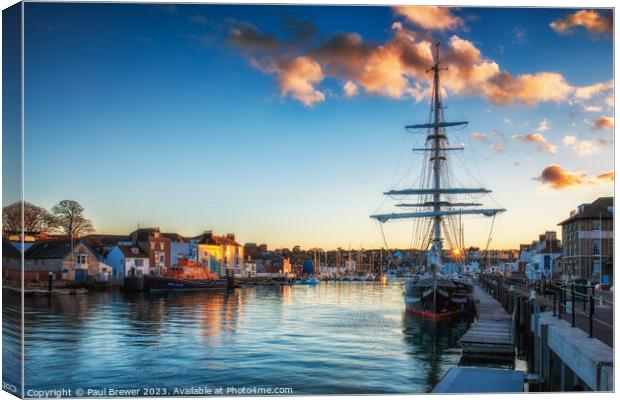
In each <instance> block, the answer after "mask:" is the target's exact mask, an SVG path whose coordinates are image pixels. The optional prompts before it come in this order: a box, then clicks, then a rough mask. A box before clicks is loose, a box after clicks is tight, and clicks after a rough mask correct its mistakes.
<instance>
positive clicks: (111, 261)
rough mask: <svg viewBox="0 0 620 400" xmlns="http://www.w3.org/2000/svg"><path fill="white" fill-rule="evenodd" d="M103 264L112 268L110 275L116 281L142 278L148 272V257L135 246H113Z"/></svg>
mask: <svg viewBox="0 0 620 400" xmlns="http://www.w3.org/2000/svg"><path fill="white" fill-rule="evenodd" d="M105 263H106V264H107V265H109V266H110V267H112V269H113V271H114V272H113V274H112V275H113V277H115V278H117V279H123V278H125V277H126V276H143V275H147V274H148V272H149V256H147V255H146V254H145V253H144V252H142V250H140V248H138V247H136V246H125V245H121V244H119V245H116V246H114V247H113V248H112V250H110V252H109V253H108V255H107V256H106V259H105Z"/></svg>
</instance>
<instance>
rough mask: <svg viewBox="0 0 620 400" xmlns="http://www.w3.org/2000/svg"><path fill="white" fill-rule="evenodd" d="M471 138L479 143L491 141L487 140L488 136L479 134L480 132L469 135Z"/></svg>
mask: <svg viewBox="0 0 620 400" xmlns="http://www.w3.org/2000/svg"><path fill="white" fill-rule="evenodd" d="M469 137H470V138H471V139H472V140H475V141H477V142H486V141H488V140H489V139H488V138H487V135H485V134H484V133H478V132H473V133H471V134H470V135H469Z"/></svg>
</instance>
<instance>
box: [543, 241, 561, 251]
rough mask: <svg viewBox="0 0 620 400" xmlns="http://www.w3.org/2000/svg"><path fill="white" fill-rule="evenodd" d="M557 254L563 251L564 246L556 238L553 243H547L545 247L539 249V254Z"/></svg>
mask: <svg viewBox="0 0 620 400" xmlns="http://www.w3.org/2000/svg"><path fill="white" fill-rule="evenodd" d="M549 253H552V254H557V253H562V246H560V243H559V242H558V241H557V240H554V241H553V242H552V243H545V247H543V248H542V249H540V250H538V254H549Z"/></svg>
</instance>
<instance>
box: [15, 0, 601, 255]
mask: <svg viewBox="0 0 620 400" xmlns="http://www.w3.org/2000/svg"><path fill="white" fill-rule="evenodd" d="M447 12H448V14H446V15H444V17H445V18H443V19H442V18H439V19H438V20H437V21H439V22H440V21H446V18H452V19H453V20H454V21H455V23H454V24H453V25H452V26H451V27H448V28H444V29H438V28H436V27H428V26H426V27H422V26H420V23H419V21H418V22H416V21H417V20H416V15H415V10H414V14H408V13H407V12H405V11H401V12H399V11H398V10H395V9H392V8H389V7H291V6H288V7H276V6H253V7H250V6H208V5H183V6H181V5H178V6H176V7H167V6H161V5H139V4H133V5H118V4H44V3H28V4H26V25H25V29H26V34H25V37H26V39H25V44H26V48H25V57H26V58H25V62H26V68H25V98H26V102H25V121H26V122H25V146H26V154H25V156H26V159H25V182H26V184H25V193H26V200H27V201H30V202H33V203H35V204H39V205H41V206H45V207H51V206H52V205H54V204H55V203H56V202H58V201H59V200H62V199H65V198H70V199H74V200H77V201H79V202H80V203H81V204H82V205H83V206H84V207H85V208H86V212H87V215H88V216H89V217H90V218H91V219H92V221H93V223H94V225H95V227H96V229H97V231H98V232H101V233H126V232H129V231H130V230H132V229H134V228H135V226H136V224H137V223H140V225H141V226H147V225H151V226H160V227H161V228H162V229H163V230H165V231H176V232H178V233H181V234H197V233H199V232H200V231H202V230H205V229H213V230H215V231H216V232H235V233H236V234H237V237H238V238H239V240H241V241H242V242H246V241H252V242H266V243H268V244H269V245H270V246H271V247H279V246H293V245H295V244H300V245H302V246H308V247H309V246H314V245H318V246H322V247H336V246H343V247H348V246H349V245H350V246H352V247H359V246H360V245H363V246H364V247H370V246H381V245H383V240H382V238H381V235H380V233H379V230H378V228H377V225H376V223H375V222H373V221H372V220H370V219H369V218H368V215H370V214H371V213H373V212H375V211H377V210H381V211H388V210H391V208H390V204H391V203H392V202H390V201H388V202H386V203H384V204H383V205H381V204H382V201H383V196H382V192H383V191H385V190H386V189H390V188H392V187H396V186H397V185H396V184H397V183H400V184H401V186H402V185H404V186H407V185H409V186H411V184H412V182H413V181H412V179H413V177H414V176H415V173H416V171H417V169H416V168H417V167H418V166H419V158H418V159H415V158H414V156H413V155H412V154H411V152H410V151H409V150H408V149H409V148H411V147H413V146H415V143H416V141H417V143H418V144H419V137H417V138H416V137H414V136H412V135H411V134H408V133H406V132H405V130H404V129H403V127H404V125H405V124H407V123H410V122H414V121H423V120H425V119H426V118H427V114H428V104H427V103H428V99H427V98H424V97H423V93H422V94H419V96H421V97H418V98H415V96H416V95H415V94H411V93H414V90H413V89H415V88H418V89H419V88H420V87H418V86H416V83H417V84H420V85H422V86H421V87H422V89H423V87H424V85H425V81H424V78H423V77H422V75H420V74H419V71H418V70H414V69H406V70H403V74H401V75H399V74H398V73H397V76H396V78H394V76H393V74H394V68H391V67H390V68H388V69H387V70H380V69H378V68H377V69H376V70H374V69H373V70H371V71H370V72H369V73H368V74H366V75H364V74H363V73H360V72H359V71H357V72H347V73H341V72H335V71H333V70H329V66H330V65H335V64H329V63H330V62H335V61H334V60H335V58H332V59H330V58H329V56H325V55H322V53H321V51H320V49H322V48H323V47H322V46H323V45H324V44H325V43H327V42H328V41H329V39H330V38H333V37H334V35H337V34H341V35H344V34H348V35H351V34H352V33H356V34H357V35H358V37H359V38H360V39H361V40H362V41H363V43H364V51H366V52H367V53H364V54H366V56H365V58H364V59H362V60H359V59H357V58H352V59H347V60H346V61H345V62H343V63H341V64H338V67H339V68H345V69H346V68H348V67H350V65H349V64H347V63H349V61H351V62H357V63H362V65H363V68H370V67H369V66H368V64H366V63H367V62H370V61H368V60H372V59H373V57H375V58H377V59H381V61H383V60H384V59H383V58H381V57H387V55H386V54H388V53H389V51H388V50H389V49H390V48H391V47H390V46H392V45H394V46H395V47H393V48H395V49H399V51H400V50H402V48H403V47H402V46H403V45H402V43H403V42H397V41H396V40H395V38H397V37H398V38H401V39H402V38H414V42H415V43H416V44H419V43H420V42H423V41H424V40H429V38H431V37H432V39H430V40H432V41H436V40H440V41H442V43H443V46H444V47H443V48H445V49H446V50H445V51H446V52H449V51H452V50H454V49H457V47H458V46H461V47H458V48H461V49H463V48H466V49H468V51H470V53H471V54H473V53H475V51H478V53H479V57H478V59H476V60H469V59H467V60H469V61H467V60H466V61H462V60H465V59H466V57H464V56H463V57H462V58H455V60H457V61H458V60H461V61H462V62H463V64H462V65H461V66H460V68H462V71H465V70H466V69H468V68H470V67H472V68H474V67H475V68H478V67H479V70H478V69H476V71H482V70H483V66H486V67H488V68H490V67H491V66H492V65H495V66H497V68H498V69H499V70H501V71H502V72H503V73H505V74H508V75H509V76H510V77H511V78H510V82H511V84H509V85H500V84H498V83H497V81H498V79H499V78H498V75H494V74H491V73H487V72H484V74H483V75H484V76H479V75H480V74H482V72H476V74H478V75H475V76H476V77H477V78H472V79H471V87H465V88H462V87H459V85H461V84H462V81H464V80H461V79H457V77H453V78H450V77H447V78H446V83H447V86H448V87H447V92H448V97H449V98H448V102H447V104H448V109H447V110H446V113H447V117H448V118H453V119H459V120H460V119H462V118H465V119H467V120H469V121H470V125H469V126H468V128H467V129H466V130H464V131H461V132H456V133H455V135H456V136H454V137H453V141H454V142H457V141H458V142H463V143H465V145H466V147H467V148H468V151H467V153H466V155H465V156H464V157H465V159H463V160H455V162H456V165H458V166H463V165H464V166H466V167H467V168H468V169H469V172H470V173H469V174H468V173H467V171H465V170H463V169H462V168H459V170H458V171H457V174H461V175H462V176H463V177H462V181H463V182H464V183H472V184H473V183H476V182H482V183H484V184H486V185H487V186H488V187H489V188H490V189H492V190H493V191H494V199H495V200H496V201H497V203H499V204H500V205H501V206H503V207H505V208H507V209H508V212H507V213H505V214H504V215H502V216H501V218H500V219H499V220H498V224H497V226H496V232H495V234H494V239H493V244H492V245H493V247H515V246H517V245H518V243H520V242H528V241H531V240H532V239H534V238H535V237H536V236H537V234H538V233H540V232H542V231H544V230H545V229H556V227H555V225H556V224H557V222H559V221H561V220H562V219H563V218H564V217H566V216H567V215H568V213H569V211H570V210H571V209H572V208H574V207H576V206H577V205H578V204H580V203H583V202H590V201H593V200H594V199H595V198H596V197H598V196H601V195H610V194H612V193H613V185H612V183H610V182H608V181H605V180H604V179H602V178H601V179H599V178H596V176H598V175H600V174H603V173H605V172H609V171H612V170H613V145H612V142H613V119H611V120H610V119H605V120H601V118H604V117H610V116H613V108H612V107H613V104H610V102H611V101H610V100H608V98H609V97H610V96H611V95H612V92H611V90H612V89H613V87H612V86H613V85H612V84H611V81H612V79H613V69H612V45H613V43H612V40H611V39H610V37H609V35H607V34H605V32H603V31H596V29H598V27H597V26H592V25H590V26H583V25H580V24H579V18H578V17H573V18H572V19H567V16H571V15H575V13H577V12H578V10H573V9H506V8H501V9H476V8H465V9H459V10H454V9H450V10H447ZM593 12H596V13H597V14H598V15H599V18H600V21H602V22H604V21H605V20H606V18H610V13H609V12H607V11H593ZM554 21H556V22H557V21H565V22H566V23H567V24H568V25H566V24H564V25H561V26H560V25H556V26H559V28H558V29H552V27H550V23H552V22H554ZM395 22H400V26H399V27H397V26H395V25H393V24H394V23H395ZM424 23H426V22H424ZM571 23H572V24H573V25H570V24H571ZM300 27H306V28H308V27H311V28H312V29H309V31H308V32H309V34H308V35H307V36H308V37H307V38H306V39H307V40H303V38H301V36H303V35H301V33H303V32H305V31H301V30H300ZM562 29H564V30H562ZM601 29H605V27H603V28H601ZM310 33H311V34H312V35H310ZM235 34H237V35H238V36H235ZM399 35H400V36H399ZM347 37H349V38H353V36H347ZM235 38H236V39H238V40H233V39H235ZM257 38H258V39H259V40H254V39H257ZM455 38H456V39H455ZM457 39H458V40H457ZM407 40H408V39H405V42H406V41H407ZM409 45H410V44H405V45H404V46H409ZM421 46H422V47H423V45H421ZM422 53H424V52H422ZM470 53H468V54H470ZM339 54H341V53H339ZM459 54H461V53H459ZM332 56H333V54H332ZM455 57H456V56H455ZM389 60H392V59H389ZM389 60H388V61H389ZM457 61H455V62H457ZM461 61H459V62H461ZM485 63H486V64H485ZM356 65H357V64H356ZM381 65H383V64H381ZM390 65H391V64H390ZM449 68H450V70H449V72H448V73H450V74H452V73H456V72H457V71H458V67H457V66H450V65H449ZM473 70H474V69H472V71H473ZM485 71H486V69H485ZM542 72H548V73H553V74H555V75H553V76H551V75H549V77H556V78H557V77H560V78H561V79H560V78H558V79H559V81H558V82H555V81H554V82H555V83H553V82H552V83H550V84H549V85H551V86H549V87H543V88H541V87H540V85H543V83H549V82H550V81H551V80H550V79H547V76H538V75H536V74H539V73H542ZM463 73H465V72H463ZM382 74H383V75H382ZM387 75H389V76H387ZM399 76H406V78H407V79H406V82H405V85H406V87H405V86H402V85H401V83H399V82H396V83H395V81H394V79H396V80H397V81H398V77H399ZM528 76H529V77H531V76H534V77H533V78H531V79H530V78H527V77H528ZM539 78H540V79H539ZM476 79H479V80H480V81H479V82H478V81H476ZM526 81H527V85H529V86H527V88H525V85H526ZM530 81H531V82H530ZM346 82H351V85H352V86H351V87H353V86H354V87H355V91H356V95H354V96H350V97H347V95H346V92H344V89H343V88H344V86H343V85H344V84H345V83H346ZM384 83H385V85H384ZM530 83H531V85H530ZM597 84H601V85H603V86H604V87H603V86H600V87H597V89H594V86H593V85H597ZM377 85H378V86H377ZM399 85H400V86H399ZM554 85H555V86H554ZM605 85H606V86H605ZM543 86H544V85H543ZM481 88H482V89H481ZM580 88H582V89H583V88H592V90H590V91H587V90H586V89H584V90H581V91H580V90H579V89H580ZM401 89H403V90H405V91H404V92H403V93H400V92H399V90H401ZM500 89H501V91H502V93H504V92H507V93H508V94H509V95H510V96H512V95H513V93H512V92H513V91H514V92H515V93H514V96H515V98H516V99H517V100H515V101H512V100H511V101H510V102H509V103H506V102H504V103H501V102H498V100H497V98H496V93H497V91H498V90H500ZM592 91H594V94H592ZM516 92H518V93H516ZM534 92H535V93H534ZM549 93H551V95H549ZM412 96H413V97H412ZM549 96H550V98H547V97H549ZM588 96H589V97H588ZM585 97H587V98H585ZM511 98H512V97H511ZM586 108H588V110H589V111H587V110H586ZM597 120H601V121H602V122H599V123H598V125H596V126H598V127H600V129H598V128H597V129H595V127H594V125H595V124H596V123H595V121H597ZM543 121H545V122H544V123H542V124H541V122H543ZM493 133H494V134H493ZM535 133H538V134H539V136H531V135H533V134H535ZM528 135H530V136H528ZM541 137H542V138H543V139H544V140H542V139H541ZM567 137H568V139H567ZM584 142H586V143H585V144H584ZM494 145H495V146H496V147H495V149H493V148H492V147H491V146H494ZM553 146H555V148H554V147H553ZM500 147H502V148H500ZM552 165H557V166H558V167H559V168H560V169H559V170H558V169H557V168H555V167H554V168H555V169H553V168H552V170H547V172H549V174H547V175H545V174H543V171H544V170H545V169H546V168H548V167H549V166H552ZM558 171H559V172H558ZM558 173H560V175H561V176H559V178H558ZM562 174H564V175H562ZM566 174H568V175H566ZM470 175H471V176H470ZM541 176H547V178H544V179H543V178H541ZM549 177H550V178H549ZM567 177H568V179H569V181H570V178H571V177H573V178H574V179H576V181H575V180H573V181H570V182H572V183H570V184H565V183H566V178H567ZM534 178H539V179H538V180H535V179H534ZM558 179H560V181H561V182H560V181H558ZM562 179H564V180H562ZM399 181H401V182H399ZM554 185H555V187H554ZM487 203H488V204H490V205H494V204H495V203H494V202H493V201H492V200H491V201H487ZM380 205H381V207H380ZM410 229H411V227H410V225H408V224H407V223H394V224H389V226H387V227H386V235H387V237H388V245H389V246H390V247H392V246H406V245H407V243H408V237H409V235H408V233H407V232H409V231H410ZM488 229H489V221H488V220H484V219H478V218H473V219H471V221H470V222H469V223H468V224H467V228H466V243H467V244H468V245H484V244H485V242H486V237H487V234H488Z"/></svg>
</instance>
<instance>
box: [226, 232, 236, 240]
mask: <svg viewBox="0 0 620 400" xmlns="http://www.w3.org/2000/svg"><path fill="white" fill-rule="evenodd" d="M226 238H228V239H230V240H235V234H234V233H227V234H226Z"/></svg>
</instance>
